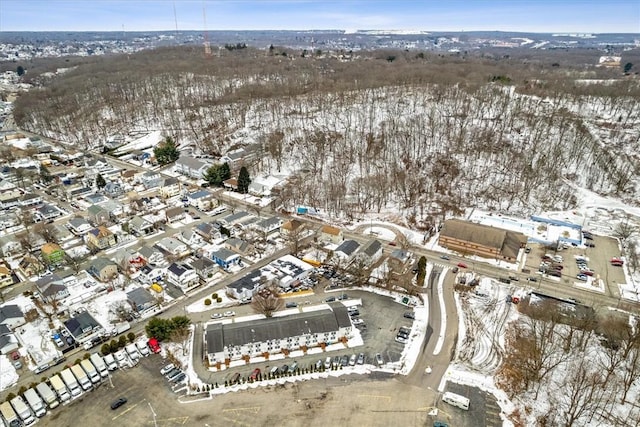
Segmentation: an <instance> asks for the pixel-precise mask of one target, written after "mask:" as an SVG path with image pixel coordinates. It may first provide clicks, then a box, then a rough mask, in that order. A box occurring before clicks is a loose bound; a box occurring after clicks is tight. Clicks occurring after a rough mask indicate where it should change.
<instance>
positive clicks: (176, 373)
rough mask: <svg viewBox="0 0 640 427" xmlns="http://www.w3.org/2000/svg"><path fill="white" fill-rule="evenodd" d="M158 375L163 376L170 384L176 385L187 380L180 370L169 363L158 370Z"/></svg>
mask: <svg viewBox="0 0 640 427" xmlns="http://www.w3.org/2000/svg"><path fill="white" fill-rule="evenodd" d="M160 374H161V375H163V376H164V377H165V378H166V379H167V381H169V382H170V383H175V384H178V383H180V382H182V381H184V380H185V379H186V378H187V374H185V373H184V372H183V371H182V369H180V368H178V367H177V366H175V365H174V364H173V363H169V364H168V365H166V366H164V367H163V368H162V369H160Z"/></svg>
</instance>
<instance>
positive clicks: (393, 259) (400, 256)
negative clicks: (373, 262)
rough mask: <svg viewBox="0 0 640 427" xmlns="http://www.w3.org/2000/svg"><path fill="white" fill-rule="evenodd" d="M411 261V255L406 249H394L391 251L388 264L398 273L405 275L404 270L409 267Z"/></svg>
mask: <svg viewBox="0 0 640 427" xmlns="http://www.w3.org/2000/svg"><path fill="white" fill-rule="evenodd" d="M410 260H411V253H410V252H408V251H406V250H405V249H400V248H397V249H394V250H393V251H391V253H390V254H389V256H388V257H387V263H388V264H389V267H390V268H391V269H392V270H393V271H396V272H398V273H403V272H404V270H405V269H406V268H407V265H409V261H410Z"/></svg>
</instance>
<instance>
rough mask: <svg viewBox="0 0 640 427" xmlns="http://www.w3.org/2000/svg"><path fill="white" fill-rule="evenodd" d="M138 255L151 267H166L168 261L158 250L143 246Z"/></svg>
mask: <svg viewBox="0 0 640 427" xmlns="http://www.w3.org/2000/svg"><path fill="white" fill-rule="evenodd" d="M138 253H139V254H140V256H141V257H142V258H144V259H145V260H146V261H147V263H148V264H151V265H166V263H167V261H166V260H165V258H164V255H162V252H160V251H159V250H158V249H156V248H154V247H151V246H142V247H141V248H140V249H138Z"/></svg>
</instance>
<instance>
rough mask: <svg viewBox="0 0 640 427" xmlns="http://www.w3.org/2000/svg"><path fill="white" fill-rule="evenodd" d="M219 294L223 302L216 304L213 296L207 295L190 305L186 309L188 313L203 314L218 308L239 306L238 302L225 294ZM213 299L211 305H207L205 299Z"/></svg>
mask: <svg viewBox="0 0 640 427" xmlns="http://www.w3.org/2000/svg"><path fill="white" fill-rule="evenodd" d="M216 293H217V294H218V298H222V302H216V301H213V300H212V299H211V295H207V296H206V297H204V298H202V299H200V300H198V301H196V302H194V303H192V304H189V305H188V306H187V307H186V310H187V313H202V312H203V311H209V310H214V309H216V308H223V307H230V306H234V305H237V304H238V301H237V300H235V299H231V298H229V297H228V296H227V295H226V294H225V293H224V292H216ZM207 298H208V299H211V305H205V304H204V300H205V299H207Z"/></svg>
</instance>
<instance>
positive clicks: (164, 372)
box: [160, 363, 175, 375]
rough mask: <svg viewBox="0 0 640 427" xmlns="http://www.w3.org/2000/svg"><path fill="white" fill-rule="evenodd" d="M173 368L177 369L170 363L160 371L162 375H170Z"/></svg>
mask: <svg viewBox="0 0 640 427" xmlns="http://www.w3.org/2000/svg"><path fill="white" fill-rule="evenodd" d="M173 368H175V365H174V364H173V363H169V364H168V365H167V366H165V367H163V368H162V369H160V375H166V374H168V373H169V371H171V370H172V369H173Z"/></svg>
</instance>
